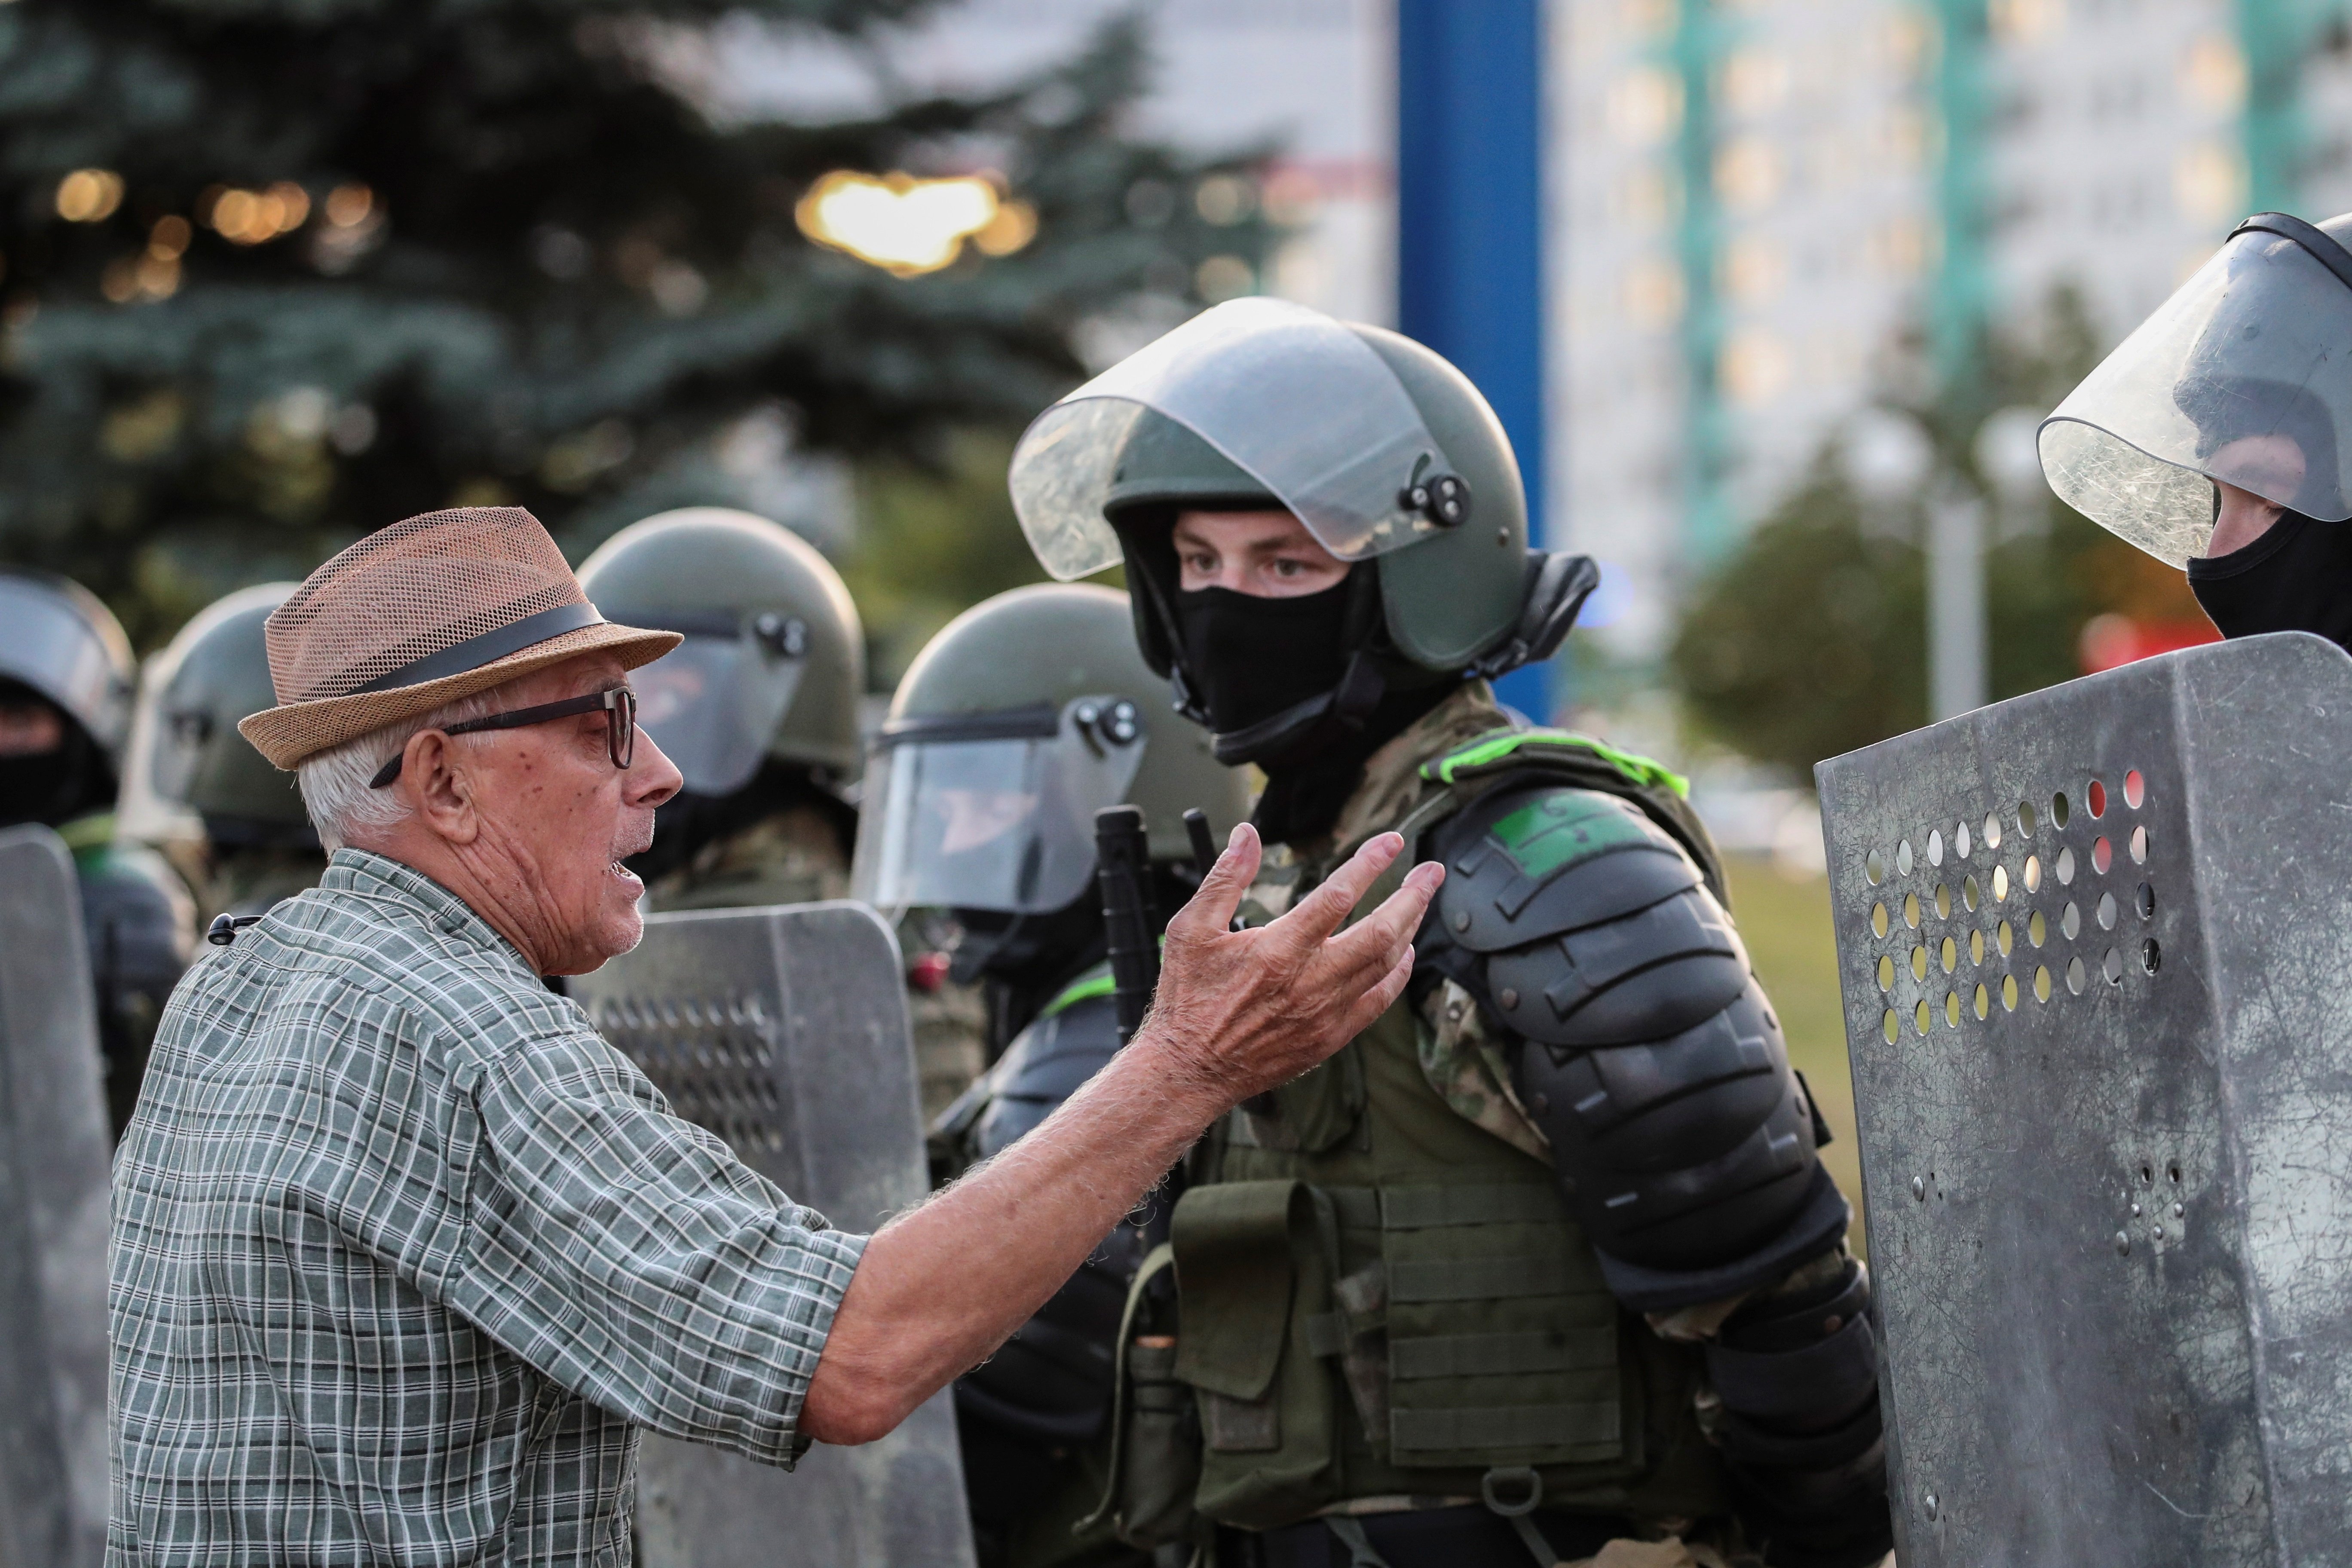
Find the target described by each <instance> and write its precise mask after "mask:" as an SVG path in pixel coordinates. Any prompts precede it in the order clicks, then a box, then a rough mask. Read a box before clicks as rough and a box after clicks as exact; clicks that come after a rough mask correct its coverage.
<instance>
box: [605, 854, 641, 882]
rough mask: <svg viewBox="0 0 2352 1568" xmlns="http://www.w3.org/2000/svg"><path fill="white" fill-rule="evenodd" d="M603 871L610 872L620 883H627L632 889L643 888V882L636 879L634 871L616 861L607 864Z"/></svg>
mask: <svg viewBox="0 0 2352 1568" xmlns="http://www.w3.org/2000/svg"><path fill="white" fill-rule="evenodd" d="M605 869H606V870H608V871H610V872H612V873H613V875H614V876H615V877H618V878H619V879H621V880H622V881H624V882H626V883H628V884H629V885H630V886H632V887H638V888H642V887H644V886H645V884H644V882H642V881H640V880H639V879H638V877H637V874H636V873H635V871H632V870H630V869H629V868H627V867H626V866H624V865H622V864H621V863H620V862H619V861H618V860H614V861H611V862H609V863H607V865H606V866H605Z"/></svg>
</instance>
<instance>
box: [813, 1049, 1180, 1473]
mask: <svg viewBox="0 0 2352 1568" xmlns="http://www.w3.org/2000/svg"><path fill="white" fill-rule="evenodd" d="M1176 1059H1178V1054H1177V1053H1171V1051H1169V1050H1168V1049H1167V1048H1166V1046H1165V1042H1164V1040H1163V1039H1162V1038H1161V1037H1159V1036H1157V1035H1156V1034H1155V1032H1154V1030H1153V1029H1152V1028H1151V1027H1150V1026H1148V1025H1147V1026H1146V1028H1145V1029H1144V1031H1143V1032H1142V1033H1141V1034H1139V1036H1138V1037H1136V1039H1135V1041H1134V1042H1133V1043H1132V1044H1131V1045H1129V1047H1128V1048H1127V1049H1125V1050H1123V1051H1121V1052H1120V1053H1119V1054H1118V1057H1117V1058H1114V1059H1113V1060H1112V1062H1111V1064H1110V1065H1109V1066H1108V1067H1107V1068H1104V1069H1103V1071H1102V1072H1101V1073H1099V1074H1097V1076H1096V1078H1095V1079H1093V1080H1092V1081H1091V1082H1089V1083H1088V1084H1087V1085H1086V1086H1085V1087H1084V1088H1083V1089H1079V1090H1078V1092H1077V1093H1076V1094H1075V1095H1073V1096H1071V1098H1070V1099H1069V1100H1068V1101H1066V1103H1065V1104H1064V1105H1063V1106H1062V1108H1061V1109H1060V1110H1057V1111H1055V1113H1054V1115H1052V1116H1051V1117H1049V1118H1047V1119H1046V1121H1045V1122H1044V1124H1043V1125H1041V1126H1039V1127H1038V1128H1037V1129H1036V1130H1035V1131H1032V1132H1030V1133H1029V1134H1028V1135H1027V1136H1025V1137H1024V1138H1022V1139H1021V1140H1020V1141H1019V1142H1016V1143H1014V1144H1013V1146H1012V1147H1010V1148H1008V1149H1006V1150H1005V1151H1004V1152H1003V1153H1001V1154H999V1155H997V1156H996V1158H995V1159H993V1160H992V1161H990V1162H989V1163H987V1164H985V1165H982V1166H981V1167H980V1168H979V1169H978V1170H975V1171H973V1172H972V1173H971V1174H970V1175H968V1176H966V1177H964V1178H963V1179H962V1180H961V1181H960V1182H958V1183H956V1184H954V1185H953V1186H950V1187H949V1188H947V1189H946V1190H945V1191H943V1192H941V1193H940V1194H938V1195H936V1196H935V1197H933V1198H931V1199H930V1200H929V1202H927V1203H925V1204H924V1205H922V1206H920V1207H919V1208H917V1209H915V1210H913V1211H912V1212H910V1213H908V1214H905V1215H900V1216H899V1217H898V1218H897V1219H894V1220H892V1221H891V1222H890V1223H889V1224H887V1225H886V1226H883V1227H882V1229H881V1230H880V1231H879V1232H877V1234H876V1235H875V1237H874V1239H873V1240H872V1241H871V1242H870V1243H869V1244H868V1245H867V1247H866V1256H865V1258H864V1259H863V1260H862V1261H861V1262H860V1263H859V1264H858V1267H857V1272H856V1275H855V1276H853V1277H852V1279H851V1280H850V1284H849V1290H848V1293H847V1295H846V1296H845V1298H844V1299H843V1300H842V1304H841V1310H839V1311H838V1312H837V1313H836V1314H835V1319H834V1329H833V1334H832V1337H831V1338H830V1339H829V1340H828V1341H827V1342H826V1344H825V1349H824V1358H823V1360H822V1361H821V1362H820V1363H818V1367H817V1373H816V1377H815V1380H814V1382H813V1383H812V1384H811V1385H810V1388H809V1395H808V1402H807V1405H806V1407H805V1409H804V1411H803V1415H802V1419H801V1429H802V1430H803V1432H805V1433H806V1434H807V1435H808V1436H812V1437H814V1438H816V1439H817V1440H818V1441H820V1442H827V1443H861V1442H870V1441H872V1440H873V1439H874V1438H876V1437H878V1436H881V1435H882V1434H883V1433H885V1432H887V1431H888V1430H889V1429H890V1428H891V1427H892V1426H896V1425H898V1422H900V1421H902V1420H904V1419H905V1418H906V1417H907V1415H908V1414H909V1413H911V1412H912V1411H913V1409H914V1407H915V1406H916V1405H919V1404H920V1403H921V1402H922V1400H923V1399H924V1398H925V1397H927V1396H928V1395H929V1394H930V1393H931V1392H932V1391H934V1390H936V1389H939V1388H941V1387H943V1386H945V1385H946V1384H948V1383H949V1382H950V1380H951V1379H953V1378H955V1377H957V1376H959V1375H961V1373H964V1372H966V1371H968V1370H969V1369H970V1368H971V1367H972V1366H973V1365H975V1364H977V1363H979V1362H981V1361H982V1360H984V1359H985V1358H986V1357H987V1356H988V1354H989V1353H990V1352H992V1351H993V1350H995V1348H996V1347H997V1346H998V1345H1000V1344H1002V1343H1003V1342H1004V1341H1005V1339H1006V1338H1007V1337H1009V1336H1010V1335H1011V1334H1012V1332H1013V1330H1014V1329H1016V1328H1019V1327H1020V1326H1021V1324H1022V1323H1023V1322H1024V1321H1026V1320H1027V1319H1028V1317H1029V1315H1030V1314H1031V1313H1033V1312H1034V1311H1035V1310H1037V1309H1038V1308H1039V1307H1040V1306H1042V1305H1044V1303H1045V1300H1046V1299H1047V1298H1048V1297H1050V1296H1052V1295H1053V1293H1054V1292H1055V1290H1057V1289H1061V1287H1062V1285H1063V1283H1064V1281H1066V1280H1067V1279H1069V1277H1070V1276H1071V1275H1072V1274H1074V1273H1076V1271H1077V1268H1078V1265H1079V1264H1081V1263H1083V1262H1085V1261H1086V1258H1087V1254H1088V1253H1089V1252H1090V1251H1092V1250H1093V1249H1094V1247H1096V1246H1097V1245H1098V1244H1099V1243H1100V1241H1101V1240H1102V1238H1103V1237H1105V1236H1107V1235H1108V1234H1109V1233H1110V1230H1111V1227H1112V1226H1115V1225H1116V1224H1118V1221H1119V1219H1120V1218H1121V1217H1122V1216H1123V1215H1126V1214H1128V1213H1129V1211H1130V1210H1132V1209H1133V1208H1134V1206H1135V1205H1136V1203H1137V1202H1138V1201H1139V1199H1140V1198H1141V1197H1142V1196H1143V1194H1145V1193H1147V1192H1149V1191H1150V1188H1151V1185H1152V1184H1153V1183H1155V1182H1157V1181H1158V1180H1159V1179H1160V1177H1161V1176H1162V1175H1164V1174H1165V1173H1167V1171H1168V1169H1169V1167H1170V1166H1171V1165H1173V1164H1174V1163H1176V1161H1177V1160H1178V1159H1179V1158H1180V1157H1181V1155H1182V1154H1183V1152H1184V1151H1185V1150H1186V1149H1187V1148H1189V1147H1191V1145H1192V1142H1193V1141H1194V1140H1195V1139H1197V1138H1198V1137H1199V1136H1200V1134H1201V1131H1202V1129H1203V1128H1205V1127H1206V1126H1207V1125H1208V1124H1209V1123H1210V1122H1211V1121H1213V1120H1214V1119H1215V1118H1216V1117H1217V1116H1218V1115H1219V1114H1220V1113H1221V1112H1222V1111H1223V1110H1224V1108H1225V1105H1226V1102H1227V1101H1226V1098H1225V1096H1223V1094H1222V1093H1221V1092H1220V1090H1219V1089H1218V1088H1217V1086H1215V1085H1213V1084H1205V1083H1200V1082H1187V1081H1185V1079H1186V1076H1187V1075H1185V1074H1184V1073H1182V1072H1181V1071H1178V1070H1175V1068H1174V1066H1173V1063H1174V1061H1175V1060H1176Z"/></svg>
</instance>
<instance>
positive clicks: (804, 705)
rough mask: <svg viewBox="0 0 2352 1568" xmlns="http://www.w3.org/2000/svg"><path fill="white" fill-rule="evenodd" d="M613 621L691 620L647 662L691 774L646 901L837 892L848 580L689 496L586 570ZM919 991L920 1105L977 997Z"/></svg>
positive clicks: (947, 1073) (965, 1067) (861, 671)
mask: <svg viewBox="0 0 2352 1568" xmlns="http://www.w3.org/2000/svg"><path fill="white" fill-rule="evenodd" d="M580 584H581V586H582V587H583V589H585V590H586V591H587V594H588V598H589V602H590V603H592V604H593V605H596V606H597V608H598V609H599V610H601V611H602V612H603V613H604V616H606V617H607V618H609V619H614V620H618V621H622V622H625V623H626V624H628V625H630V626H652V627H657V628H660V629H662V630H665V631H675V632H683V633H685V634H686V641H685V642H683V643H682V644H680V645H679V646H678V647H677V650H676V651H674V652H672V653H670V654H668V655H667V656H665V657H664V658H660V659H658V660H656V661H655V662H654V663H652V664H649V665H646V667H645V668H642V669H639V670H638V671H637V672H636V673H635V676H633V677H632V679H633V680H634V681H635V685H636V688H637V693H638V710H637V713H638V722H640V723H642V724H643V725H644V726H645V727H646V731H648V732H649V733H651V734H652V735H653V736H654V737H655V739H656V740H657V741H659V742H660V743H661V747H662V750H663V751H664V752H667V754H668V756H669V758H670V760H671V761H672V762H674V763H677V767H678V771H679V772H680V773H683V774H684V775H685V777H686V787H685V788H684V789H683V790H681V791H680V792H679V793H678V794H677V795H676V796H674V797H673V798H671V799H670V800H669V801H667V803H665V804H664V805H662V806H661V808H660V809H659V811H658V812H657V814H656V817H655V823H656V826H655V835H654V845H653V847H652V848H651V849H648V850H646V852H645V853H644V854H643V855H640V856H637V857H636V858H634V859H632V860H631V861H630V862H629V868H630V869H631V870H633V871H635V872H636V873H637V875H638V876H640V877H642V878H644V879H645V881H646V908H647V910H711V909H741V908H748V907H751V906H756V905H761V904H802V903H809V902H813V901H814V900H820V899H838V898H845V897H846V896H847V895H848V891H849V858H850V853H851V850H852V848H853V847H854V846H855V845H856V837H857V813H856V808H855V807H854V806H852V805H850V804H849V802H848V799H847V798H846V797H845V792H846V791H847V789H848V788H849V786H850V785H851V784H852V783H853V781H855V780H856V776H857V768H858V760H859V758H858V744H859V742H858V735H857V701H858V698H859V697H860V696H861V695H862V694H863V693H864V691H865V689H866V634H865V630H864V628H863V627H862V626H860V624H859V622H858V616H857V606H856V605H855V604H853V603H852V602H851V600H850V597H849V590H848V588H847V587H845V585H844V584H842V581H841V574H839V573H837V572H835V570H834V569H833V567H832V565H831V564H830V563H828V562H826V560H825V559H824V556H822V555H820V554H818V553H817V552H816V551H815V549H814V548H813V547H812V546H811V545H810V544H809V543H808V542H806V541H804V540H803V539H801V538H800V537H799V536H798V535H796V534H794V533H793V532H791V531H788V530H786V529H784V528H782V527H781V526H779V525H778V524H776V523H773V522H771V521H768V520H767V519H765V518H762V517H754V516H753V515H751V513H750V512H745V511H733V510H728V509H725V508H722V507H688V508H686V509H684V510H678V511H666V512H663V513H661V514H659V515H658V516H656V517H649V518H646V520H645V521H642V522H636V523H633V524H631V525H630V526H629V527H627V528H625V529H623V530H622V531H620V532H618V533H616V534H614V536H613V537H612V538H611V539H608V540H606V541H605V542H604V545H603V546H602V547H601V548H599V549H598V550H597V551H596V552H595V553H594V554H593V555H591V556H590V557H589V558H588V559H587V561H586V562H585V563H583V565H582V566H581V568H580ZM919 980H920V981H921V982H922V984H919V985H918V986H917V987H916V988H915V990H914V991H913V993H912V994H911V995H910V996H909V1002H910V1004H911V1012H912V1015H913V1021H914V1026H915V1052H916V1058H917V1066H918V1069H919V1073H920V1076H921V1079H922V1085H923V1107H924V1111H925V1114H926V1115H931V1114H936V1113H937V1112H938V1111H939V1110H941V1109H942V1108H943V1107H945V1106H946V1104H947V1103H948V1101H950V1100H953V1099H954V1098H955V1097H956V1095H957V1094H959V1093H960V1092H961V1091H962V1089H964V1088H965V1086H967V1085H968V1084H970V1083H971V1080H972V1078H973V1076H974V1075H975V1074H976V1073H978V1072H979V1071H980V1069H981V1068H982V1065H983V1062H982V1054H981V1047H980V1029H981V1020H980V1016H979V1002H978V998H977V997H976V996H974V995H973V994H971V993H970V992H969V991H968V990H957V989H954V988H951V987H948V986H945V985H942V984H939V977H938V975H937V974H936V973H931V972H930V971H929V970H924V971H921V972H919Z"/></svg>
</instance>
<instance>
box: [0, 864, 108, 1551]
mask: <svg viewBox="0 0 2352 1568" xmlns="http://www.w3.org/2000/svg"><path fill="white" fill-rule="evenodd" d="M111 1149H112V1140H111V1139H110V1137H109V1136H108V1130H107V1121H106V1094H105V1090H104V1089H103V1087H102V1086H101V1084H100V1058H99V1050H98V1010H97V1005H96V1003H95V1001H94V1000H93V998H92V995H91V991H90V983H89V954H88V952H86V951H85V949H84V947H83V942H82V929H81V893H80V889H79V887H78V886H77V884H76V882H75V880H74V868H73V860H72V858H71V857H70V856H68V854H67V853H66V847H65V845H64V844H63V843H62V842H61V841H60V840H59V839H58V836H57V835H56V834H54V833H52V832H50V831H49V830H48V829H47V828H46V827H12V828H8V829H6V830H5V831H0V1412H5V1416H0V1563H43V1564H49V1563H55V1564H58V1565H60V1568H97V1564H98V1563H99V1561H100V1559H101V1558H103V1557H104V1556H105V1554H106V1488H107V1465H106V1222H107V1168H108V1163H109V1160H110V1151H111Z"/></svg>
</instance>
